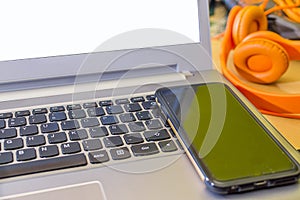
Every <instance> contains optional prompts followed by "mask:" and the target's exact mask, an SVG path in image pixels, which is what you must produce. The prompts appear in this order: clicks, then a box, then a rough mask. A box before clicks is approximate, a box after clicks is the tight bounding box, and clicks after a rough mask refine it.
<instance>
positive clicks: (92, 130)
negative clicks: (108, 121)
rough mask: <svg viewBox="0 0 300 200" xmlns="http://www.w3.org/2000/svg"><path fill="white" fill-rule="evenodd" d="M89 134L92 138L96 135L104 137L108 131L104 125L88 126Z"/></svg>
mask: <svg viewBox="0 0 300 200" xmlns="http://www.w3.org/2000/svg"><path fill="white" fill-rule="evenodd" d="M89 132H90V135H91V137H92V138H98V137H104V136H107V135H108V131H107V129H106V127H104V126H102V127H96V128H90V129H89Z"/></svg>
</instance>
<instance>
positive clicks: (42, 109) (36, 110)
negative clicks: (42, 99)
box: [32, 108, 48, 115]
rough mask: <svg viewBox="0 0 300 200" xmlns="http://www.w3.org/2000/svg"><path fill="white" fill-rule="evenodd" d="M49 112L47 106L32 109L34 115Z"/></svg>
mask: <svg viewBox="0 0 300 200" xmlns="http://www.w3.org/2000/svg"><path fill="white" fill-rule="evenodd" d="M46 113H48V110H47V108H36V109H33V110H32V114H34V115H40V114H46Z"/></svg>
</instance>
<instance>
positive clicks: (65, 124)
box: [60, 120, 80, 130]
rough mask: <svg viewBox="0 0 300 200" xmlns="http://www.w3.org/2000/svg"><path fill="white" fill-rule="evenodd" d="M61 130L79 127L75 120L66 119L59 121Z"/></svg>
mask: <svg viewBox="0 0 300 200" xmlns="http://www.w3.org/2000/svg"><path fill="white" fill-rule="evenodd" d="M60 125H61V129H62V130H73V129H78V128H80V125H79V123H78V121H77V120H67V121H62V122H61V123H60Z"/></svg>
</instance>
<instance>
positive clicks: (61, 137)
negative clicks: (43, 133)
mask: <svg viewBox="0 0 300 200" xmlns="http://www.w3.org/2000/svg"><path fill="white" fill-rule="evenodd" d="M47 138H48V142H49V143H50V144H57V143H62V142H66V141H67V135H66V133H65V132H58V133H49V134H48V135H47Z"/></svg>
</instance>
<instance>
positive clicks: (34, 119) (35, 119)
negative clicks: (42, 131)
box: [29, 114, 47, 124]
mask: <svg viewBox="0 0 300 200" xmlns="http://www.w3.org/2000/svg"><path fill="white" fill-rule="evenodd" d="M45 122H47V118H46V115H44V114H36V115H31V116H29V123H30V124H41V123H45Z"/></svg>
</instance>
